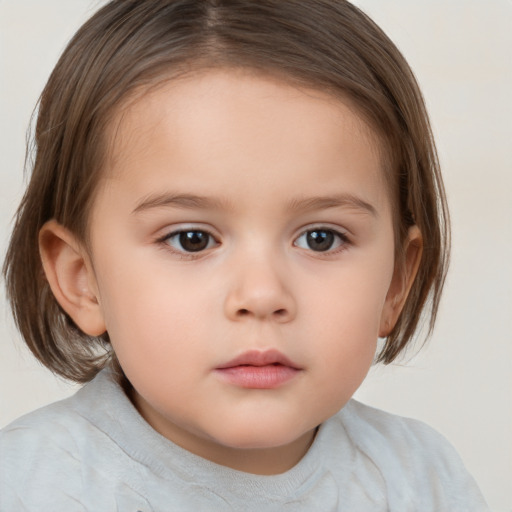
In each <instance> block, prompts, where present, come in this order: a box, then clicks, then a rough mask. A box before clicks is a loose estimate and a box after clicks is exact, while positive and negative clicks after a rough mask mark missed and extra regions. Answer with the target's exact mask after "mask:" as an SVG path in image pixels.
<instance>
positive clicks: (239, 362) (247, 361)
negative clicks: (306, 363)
mask: <svg viewBox="0 0 512 512" xmlns="http://www.w3.org/2000/svg"><path fill="white" fill-rule="evenodd" d="M270 364H281V365H283V366H289V367H290V368H295V369H299V366H298V365H296V364H295V363H294V362H293V361H291V360H290V359H288V358H287V357H286V356H285V355H284V354H282V353H281V352H279V350H275V349H269V350H248V351H247V352H244V353H243V354H240V355H239V356H237V357H235V358H234V359H231V361H228V362H227V363H224V364H222V365H221V366H218V367H217V369H218V370H222V369H224V368H232V367H234V366H244V365H245V366H267V365H270Z"/></svg>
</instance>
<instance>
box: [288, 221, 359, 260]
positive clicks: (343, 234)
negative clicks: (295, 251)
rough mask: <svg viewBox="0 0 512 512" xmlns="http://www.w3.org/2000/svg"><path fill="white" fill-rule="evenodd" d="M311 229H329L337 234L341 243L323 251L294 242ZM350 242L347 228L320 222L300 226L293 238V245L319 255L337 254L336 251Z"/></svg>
mask: <svg viewBox="0 0 512 512" xmlns="http://www.w3.org/2000/svg"><path fill="white" fill-rule="evenodd" d="M312 231H330V232H332V233H334V235H335V236H337V237H338V238H339V239H340V240H341V243H340V244H339V245H338V246H337V247H335V248H334V249H331V248H329V249H327V250H325V251H315V250H313V249H310V248H304V247H300V246H298V245H297V244H296V242H297V240H299V239H300V238H301V237H303V236H304V235H306V234H307V233H310V232H312ZM351 244H352V241H351V238H350V236H349V234H348V232H347V230H345V229H343V228H341V227H339V226H336V227H334V226H332V225H328V224H321V223H319V224H311V225H308V226H305V227H303V228H301V230H300V232H299V233H298V235H297V236H296V237H295V238H294V240H293V245H294V246H296V247H299V248H300V249H304V250H306V251H308V252H311V253H314V254H315V255H319V256H321V255H324V256H329V255H333V254H337V253H338V252H341V251H343V250H345V249H346V248H347V247H348V246H350V245H351Z"/></svg>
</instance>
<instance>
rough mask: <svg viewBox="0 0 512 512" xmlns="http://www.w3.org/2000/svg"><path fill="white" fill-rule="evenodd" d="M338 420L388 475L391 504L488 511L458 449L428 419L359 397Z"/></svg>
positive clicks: (385, 480) (354, 442)
mask: <svg viewBox="0 0 512 512" xmlns="http://www.w3.org/2000/svg"><path fill="white" fill-rule="evenodd" d="M333 419H334V421H336V422H338V423H339V425H340V426H341V427H342V428H343V430H344V432H345V435H347V436H348V437H349V438H350V442H351V444H352V445H353V446H354V447H355V449H356V450H357V452H358V453H359V454H361V455H362V456H363V457H364V460H365V461H366V463H367V464H370V465H371V466H372V467H373V468H374V469H376V470H377V471H378V472H379V474H380V475H382V480H383V485H384V486H385V488H386V493H387V495H388V499H389V501H390V502H391V503H392V502H393V501H397V503H398V502H399V503H401V504H402V503H403V504H404V505H405V504H406V503H407V504H411V503H413V502H415V501H417V500H421V503H422V507H423V508H422V510H436V511H440V510H450V511H451V512H453V511H459V510H460V511H461V512H462V511H464V512H468V511H480V510H481V511H485V510H487V506H486V505H485V501H484V499H483V497H482V495H481V493H480V490H479V489H478V486H477V484H476V482H475V481H474V479H473V478H472V476H471V475H470V474H469V473H468V471H467V470H466V468H465V467H464V464H463V462H462V460H461V458H460V456H459V455H458V453H457V452H456V450H455V449H454V448H453V446H452V445H451V444H450V443H449V442H448V441H447V440H446V439H445V438H444V437H443V436H442V435H441V434H440V433H439V432H437V431H436V430H434V429H433V428H431V427H430V426H428V425H426V424H425V423H423V422H421V421H418V420H415V419H411V418H405V417H402V416H397V415H395V414H390V413H388V412H385V411H382V410H379V409H375V408H373V407H369V406H367V405H364V404H362V403H360V402H358V401H356V400H351V401H350V402H349V403H348V404H347V405H346V406H345V407H344V408H343V409H342V410H341V411H340V413H338V415H336V416H335V417H334V418H333Z"/></svg>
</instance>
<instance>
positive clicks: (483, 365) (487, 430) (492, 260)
mask: <svg viewBox="0 0 512 512" xmlns="http://www.w3.org/2000/svg"><path fill="white" fill-rule="evenodd" d="M101 4H102V2H101V1H99V0H96V1H95V0H44V1H43V0H0V250H1V254H2V258H3V254H4V253H5V248H6V245H7V240H8V237H9V232H10V229H11V219H12V216H13V214H14V211H15V209H16V207H17V204H18V202H19V200H20V197H21V194H22V191H23V187H24V180H23V173H22V169H23V162H24V149H25V133H26V129H27V127H28V125H29V121H30V116H31V112H32V109H33V107H34V105H35V103H36V101H37V98H38V96H39V94H40V92H41V90H42V88H43V86H44V83H45V81H46V79H47V77H48V75H49V73H50V71H51V69H52V67H53V65H54V64H55V62H56V60H57V58H58V56H59V55H60V53H61V52H62V50H63V49H64V46H65V44H66V42H67V41H68V40H69V39H70V37H71V36H72V34H73V33H74V32H75V30H76V29H77V28H78V26H79V25H80V24H81V23H82V22H83V21H84V20H85V19H86V18H87V17H88V16H89V15H91V14H92V13H93V12H94V11H95V10H96V8H97V7H98V6H100V5H101ZM357 5H359V6H360V7H362V8H363V9H364V10H365V11H366V12H367V13H368V14H369V15H370V16H371V17H373V18H374V20H375V21H376V22H377V23H378V24H380V25H381V27H382V28H383V29H384V30H385V31H386V32H387V33H388V35H389V36H390V37H391V38H392V39H393V40H394V41H395V43H396V44H397V45H398V47H399V48H400V49H401V50H402V52H403V53H404V54H405V56H406V58H407V59H408V61H409V63H410V64H411V66H412V68H413V69H414V71H415V73H416V75H417V77H418V79H419V82H420V84H421V86H422V89H423V92H424V95H425V97H426V101H427V104H428V107H429V110H430V114H431V119H432V123H433V127H434V132H435V135H436V138H437V143H438V148H439V152H440V157H441V163H442V167H443V172H444V178H445V182H446V187H447V192H448V199H449V202H450V207H451V214H452V222H453V254H452V265H451V269H450V273H449V277H448V281H447V285H446V290H445V295H444V299H443V302H442V307H441V312H440V315H439V320H438V324H437V327H436V330H435V334H434V336H433V337H432V338H431V339H430V341H429V342H428V344H427V345H426V346H425V347H424V348H423V349H422V350H421V351H420V352H419V354H418V355H416V356H415V355H414V353H413V352H411V353H410V354H409V356H408V357H407V358H405V359H403V360H402V361H400V362H399V363H396V364H393V365H390V366H387V367H383V366H380V367H375V368H373V369H372V370H371V372H370V375H369V377H368V379H367V380H366V382H365V383H364V384H363V385H362V387H361V389H360V390H359V391H358V392H357V394H356V398H358V399H360V400H362V401H364V402H366V403H369V404H372V405H374V406H377V407H380V408H383V409H386V410H389V411H392V412H395V413H398V414H402V415H405V416H410V417H415V418H418V419H421V420H423V421H425V422H427V423H429V424H430V425H432V426H433V427H435V428H436V429H438V430H439V431H440V432H442V433H443V434H444V435H445V436H446V437H447V438H448V439H449V440H450V441H451V442H452V443H453V444H454V445H455V447H456V448H457V450H458V451H459V453H460V454H461V456H462V458H463V460H464V462H465V463H466V465H467V467H468V469H469V470H470V472H471V473H472V474H473V475H474V476H475V478H476V480H477V482H478V483H479V485H480V487H481V489H482V491H483V493H484V495H485V496H486V498H487V500H488V502H489V504H490V506H491V508H492V510H494V511H496V512H511V511H512V490H511V487H512V486H511V484H512V441H511V438H512V377H511V376H512V334H511V333H512V263H511V262H512V226H511V225H512V201H511V195H512V149H511V147H512V2H511V1H510V0H485V1H484V0H359V1H358V2H357ZM0 339H1V343H0V427H2V426H4V425H6V424H7V423H9V422H10V421H12V420H13V419H14V418H16V417H17V416H19V415H21V414H23V413H25V412H28V411H30V410H32V409H34V408H36V407H39V406H42V405H44V404H46V403H49V402H51V401H54V400H57V399H60V398H62V397H65V396H68V395H69V394H71V393H72V392H73V391H74V390H75V389H76V386H72V385H69V384H67V383H65V382H63V381H61V380H59V379H57V378H55V377H54V376H53V375H51V374H50V373H49V372H48V371H47V370H44V369H43V368H41V367H40V365H39V364H38V363H36V362H35V361H34V360H33V358H32V356H31V355H30V354H29V353H28V351H27V350H26V349H25V348H24V346H23V344H22V342H21V340H20V339H19V336H18V334H17V333H16V331H15V329H14V327H13V322H12V320H11V318H10V312H9V311H8V308H7V305H6V302H5V298H4V296H2V297H1V302H0Z"/></svg>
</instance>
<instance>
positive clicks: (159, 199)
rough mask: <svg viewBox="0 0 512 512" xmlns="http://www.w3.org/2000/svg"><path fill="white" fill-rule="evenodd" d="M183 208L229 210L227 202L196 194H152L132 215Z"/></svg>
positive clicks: (141, 202) (143, 200)
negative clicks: (161, 209)
mask: <svg viewBox="0 0 512 512" xmlns="http://www.w3.org/2000/svg"><path fill="white" fill-rule="evenodd" d="M165 207H174V208H183V209H202V210H222V209H225V210H226V209H229V204H228V202H227V201H223V200H221V199H217V198H213V197H206V196H200V195H195V194H170V193H167V194H166V193H164V194H152V195H150V196H147V197H145V198H144V199H142V201H140V203H139V204H138V205H137V206H136V207H135V208H134V210H133V212H132V213H139V212H143V211H146V210H150V209H152V208H165Z"/></svg>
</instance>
